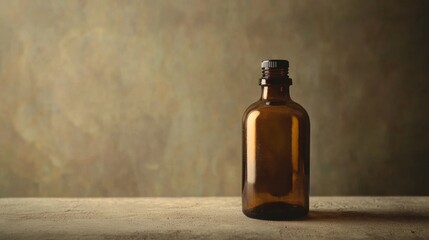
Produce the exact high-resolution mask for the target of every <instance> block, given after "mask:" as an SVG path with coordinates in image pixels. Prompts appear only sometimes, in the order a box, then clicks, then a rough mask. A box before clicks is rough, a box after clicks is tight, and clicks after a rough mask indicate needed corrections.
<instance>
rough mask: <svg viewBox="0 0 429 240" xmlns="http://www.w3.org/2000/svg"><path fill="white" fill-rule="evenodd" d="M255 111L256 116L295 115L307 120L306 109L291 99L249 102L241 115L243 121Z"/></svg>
mask: <svg viewBox="0 0 429 240" xmlns="http://www.w3.org/2000/svg"><path fill="white" fill-rule="evenodd" d="M253 112H257V113H258V114H257V115H258V116H268V115H284V116H295V117H298V118H300V119H303V120H307V121H309V116H308V113H307V111H306V110H305V109H304V107H302V106H301V105H300V104H298V103H297V102H294V101H292V100H287V101H269V100H259V101H256V102H254V103H253V104H251V105H250V106H249V107H248V108H247V109H246V111H245V112H244V115H243V121H244V120H245V119H247V117H248V116H249V114H250V113H253Z"/></svg>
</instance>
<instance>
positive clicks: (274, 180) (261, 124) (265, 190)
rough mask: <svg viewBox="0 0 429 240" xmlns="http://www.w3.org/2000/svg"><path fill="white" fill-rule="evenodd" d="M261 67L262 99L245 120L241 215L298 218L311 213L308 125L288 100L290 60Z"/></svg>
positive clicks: (295, 104) (295, 105) (266, 217)
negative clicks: (309, 210) (309, 211)
mask: <svg viewBox="0 0 429 240" xmlns="http://www.w3.org/2000/svg"><path fill="white" fill-rule="evenodd" d="M266 62H267V63H266ZM264 63H266V64H265V65H264ZM262 65H263V77H262V79H261V86H262V96H261V99H260V100H259V101H257V102H255V103H254V104H252V105H251V106H250V107H249V108H248V109H247V110H246V112H245V113H244V117H243V179H242V181H243V182H242V203H243V213H244V214H245V215H246V216H248V217H252V218H259V219H273V220H281V219H295V218H300V217H303V216H305V215H307V213H308V209H309V142H310V139H309V138H310V121H309V117H308V114H307V113H306V111H305V110H304V108H302V107H301V106H300V105H299V104H297V103H295V102H293V101H292V100H291V99H290V96H289V85H291V80H290V78H289V77H288V75H287V73H288V68H287V67H288V62H287V61H285V60H270V61H264V62H263V64H262Z"/></svg>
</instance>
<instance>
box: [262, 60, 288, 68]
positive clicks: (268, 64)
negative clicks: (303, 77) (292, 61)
mask: <svg viewBox="0 0 429 240" xmlns="http://www.w3.org/2000/svg"><path fill="white" fill-rule="evenodd" d="M261 68H262V69H264V68H286V69H288V68H289V61H287V60H282V59H270V60H265V61H262V63H261Z"/></svg>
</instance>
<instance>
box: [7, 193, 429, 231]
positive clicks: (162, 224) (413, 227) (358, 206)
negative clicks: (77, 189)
mask: <svg viewBox="0 0 429 240" xmlns="http://www.w3.org/2000/svg"><path fill="white" fill-rule="evenodd" d="M0 239H429V197H312V198H310V214H309V216H308V217H307V218H305V219H303V220H296V221H264V220H255V219H250V218H247V217H245V216H244V215H243V214H242V212H241V199H240V198H239V197H201V198H198V197H195V198H2V199H0Z"/></svg>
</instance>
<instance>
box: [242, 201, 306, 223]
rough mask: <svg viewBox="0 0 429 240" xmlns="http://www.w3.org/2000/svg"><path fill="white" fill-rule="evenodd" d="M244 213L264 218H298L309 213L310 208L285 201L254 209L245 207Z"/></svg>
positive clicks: (266, 204)
mask: <svg viewBox="0 0 429 240" xmlns="http://www.w3.org/2000/svg"><path fill="white" fill-rule="evenodd" d="M243 213H244V215H246V216H247V217H250V218H256V219H262V220H298V219H301V218H303V217H305V216H307V214H308V209H306V208H304V207H303V206H300V205H293V204H288V203H285V202H270V203H264V204H261V205H259V206H257V207H255V208H253V209H249V210H246V209H243Z"/></svg>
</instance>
